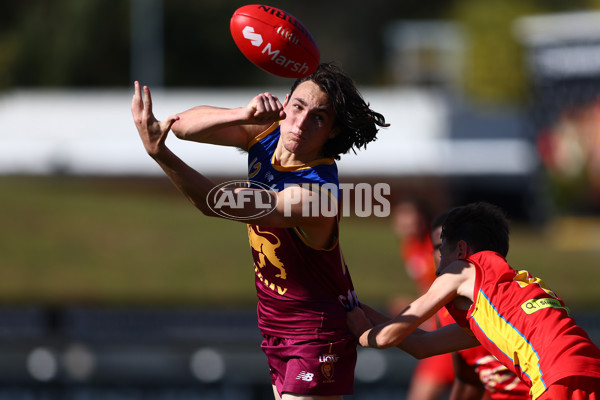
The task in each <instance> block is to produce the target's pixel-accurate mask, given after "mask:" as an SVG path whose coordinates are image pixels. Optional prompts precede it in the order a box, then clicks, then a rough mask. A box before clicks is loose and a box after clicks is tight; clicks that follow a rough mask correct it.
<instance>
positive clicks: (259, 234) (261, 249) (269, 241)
mask: <svg viewBox="0 0 600 400" xmlns="http://www.w3.org/2000/svg"><path fill="white" fill-rule="evenodd" d="M255 229H256V231H255ZM248 240H249V241H250V247H252V249H253V250H254V251H256V252H257V253H258V262H257V265H258V267H259V268H263V267H264V266H265V265H267V261H268V262H269V264H271V265H273V266H274V267H275V268H277V269H279V274H277V275H275V276H276V277H277V278H281V279H286V277H287V274H286V272H285V268H284V267H283V263H282V262H281V260H280V259H279V257H277V254H276V252H275V250H277V248H279V246H281V241H280V240H279V238H278V237H277V236H275V235H274V234H273V233H271V232H263V231H261V230H260V229H259V228H258V226H255V227H254V228H253V227H252V226H251V225H248Z"/></svg>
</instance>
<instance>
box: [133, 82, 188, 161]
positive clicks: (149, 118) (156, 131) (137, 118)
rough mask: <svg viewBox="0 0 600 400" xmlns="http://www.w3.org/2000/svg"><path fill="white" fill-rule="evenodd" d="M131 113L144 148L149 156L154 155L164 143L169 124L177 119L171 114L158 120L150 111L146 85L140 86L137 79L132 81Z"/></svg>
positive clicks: (150, 104) (150, 99)
mask: <svg viewBox="0 0 600 400" xmlns="http://www.w3.org/2000/svg"><path fill="white" fill-rule="evenodd" d="M131 114H132V115H133V122H135V127H136V128H137V130H138V132H139V134H140V138H141V139H142V142H143V143H144V148H145V149H146V151H147V152H148V154H149V155H151V156H156V155H158V154H159V153H160V150H161V149H162V148H163V147H164V145H165V140H166V139H167V135H168V133H169V130H171V125H173V123H174V122H175V121H176V120H177V119H179V117H177V116H171V117H169V118H167V119H166V120H165V121H158V120H157V119H156V118H155V117H154V114H153V112H152V97H151V95H150V89H149V88H148V86H144V88H143V94H142V88H141V86H140V83H139V82H138V81H135V83H134V93H133V100H132V101H131Z"/></svg>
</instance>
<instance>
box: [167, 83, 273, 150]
mask: <svg viewBox="0 0 600 400" xmlns="http://www.w3.org/2000/svg"><path fill="white" fill-rule="evenodd" d="M176 117H177V119H176V121H175V123H174V124H173V126H172V128H171V129H172V130H173V133H174V134H175V136H177V137H178V138H179V139H183V140H191V141H195V142H201V143H210V144H218V145H223V146H233V147H238V148H241V149H244V150H247V146H248V143H249V142H250V140H252V138H254V137H255V136H256V135H258V134H259V133H261V132H263V131H264V130H265V129H267V128H268V126H269V125H271V124H272V123H273V122H276V121H279V120H281V119H284V118H285V113H284V111H283V105H282V104H281V103H280V102H279V99H278V98H277V97H275V96H273V95H272V94H271V93H268V92H267V93H261V94H259V95H257V96H255V97H254V98H253V99H252V100H251V101H250V102H249V103H248V104H247V105H246V106H245V107H239V108H232V109H228V108H219V107H212V106H198V107H194V108H191V109H189V110H187V111H184V112H182V113H179V114H177V115H176Z"/></svg>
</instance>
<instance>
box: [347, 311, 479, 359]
mask: <svg viewBox="0 0 600 400" xmlns="http://www.w3.org/2000/svg"><path fill="white" fill-rule="evenodd" d="M371 317H375V319H374V320H373V322H376V321H378V320H380V318H383V317H384V315H383V314H380V313H378V312H376V311H375V313H373V309H371V308H370V307H368V306H365V305H364V304H362V303H361V308H358V307H357V308H355V309H353V310H352V311H349V312H348V319H347V322H348V327H349V329H350V331H351V332H352V333H353V334H354V335H355V336H357V337H358V338H359V342H360V344H361V345H362V346H364V347H377V348H387V347H391V346H387V347H384V346H381V345H380V344H378V343H376V342H375V341H373V342H372V343H371V344H369V341H368V340H369V334H370V333H372V332H373V329H374V327H373V324H372V320H371V319H370V318H371ZM392 321H393V320H390V321H386V322H384V323H382V324H379V325H378V326H384V325H386V324H387V323H391V322H392ZM374 340H377V339H376V338H375V339H374ZM478 344H479V342H478V341H477V340H476V339H475V338H474V337H473V336H471V335H469V334H468V333H467V332H466V331H465V330H464V329H463V328H461V327H460V326H458V324H451V325H447V326H444V327H442V328H439V329H437V330H435V331H432V332H428V331H424V330H422V329H419V328H414V329H413V330H411V331H410V333H408V334H407V335H406V336H405V337H404V338H403V340H402V341H400V342H399V343H398V344H397V345H396V347H398V348H400V349H402V350H404V351H405V352H407V353H408V354H410V355H412V356H413V357H415V358H417V359H422V358H426V357H431V356H434V355H438V354H443V353H450V352H453V351H457V350H462V349H466V348H469V347H474V346H477V345H478Z"/></svg>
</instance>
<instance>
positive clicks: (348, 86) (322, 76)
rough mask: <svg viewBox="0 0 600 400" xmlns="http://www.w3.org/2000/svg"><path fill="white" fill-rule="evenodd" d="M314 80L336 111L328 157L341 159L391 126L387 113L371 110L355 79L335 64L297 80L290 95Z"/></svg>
mask: <svg viewBox="0 0 600 400" xmlns="http://www.w3.org/2000/svg"><path fill="white" fill-rule="evenodd" d="M306 81H313V82H314V83H316V84H317V85H318V86H319V87H320V88H321V90H323V92H325V94H327V96H328V97H329V100H330V102H331V105H332V106H333V109H334V111H335V122H334V129H335V130H336V135H335V136H334V137H333V138H330V139H329V140H328V141H327V142H325V144H324V147H323V149H322V154H323V156H324V157H331V158H336V159H339V158H340V155H341V154H345V153H347V152H348V151H349V150H350V149H353V150H354V151H355V152H356V150H355V149H356V148H361V147H366V145H367V143H370V142H372V141H373V140H375V139H376V136H377V132H378V130H379V128H378V127H387V126H389V124H386V123H385V118H384V117H383V115H381V114H379V113H377V112H375V111H373V110H371V109H370V108H369V104H368V103H366V102H365V101H364V99H363V98H362V96H361V94H360V93H359V92H358V89H357V88H356V85H355V84H354V81H353V80H352V79H351V78H350V77H349V76H347V75H346V74H345V73H344V72H343V71H342V70H341V69H340V68H339V67H337V66H335V65H333V64H331V63H322V64H319V66H318V68H317V70H316V71H315V72H313V73H312V74H311V75H308V76H305V77H303V78H299V79H297V80H296V81H295V82H294V84H293V85H292V88H291V90H290V94H292V93H294V90H295V89H296V88H297V87H298V85H300V84H301V83H303V82H306Z"/></svg>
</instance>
